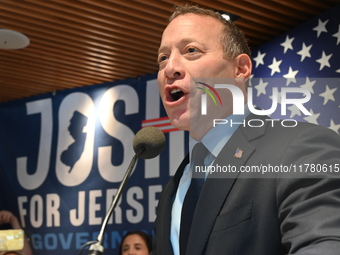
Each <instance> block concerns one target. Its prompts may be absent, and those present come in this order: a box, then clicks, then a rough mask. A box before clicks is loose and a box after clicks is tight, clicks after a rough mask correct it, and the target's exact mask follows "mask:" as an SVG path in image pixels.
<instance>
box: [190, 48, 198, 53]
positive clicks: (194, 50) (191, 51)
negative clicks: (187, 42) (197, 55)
mask: <svg viewBox="0 0 340 255" xmlns="http://www.w3.org/2000/svg"><path fill="white" fill-rule="evenodd" d="M196 51H197V49H196V48H188V53H194V52H196Z"/></svg>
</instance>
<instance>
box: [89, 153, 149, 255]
mask: <svg viewBox="0 0 340 255" xmlns="http://www.w3.org/2000/svg"><path fill="white" fill-rule="evenodd" d="M144 151H145V148H144V147H141V148H140V150H139V151H138V152H137V153H136V154H135V156H133V158H132V160H131V162H130V165H129V167H128V169H127V170H126V173H125V175H124V178H123V180H122V182H121V183H120V185H119V188H118V191H117V194H116V195H115V197H114V199H113V201H112V203H111V206H110V208H109V210H108V212H107V213H106V216H105V219H104V221H103V223H102V227H101V229H100V232H99V234H98V236H97V241H95V242H94V243H92V245H91V246H90V248H89V252H88V255H102V254H103V253H104V247H103V241H104V233H105V229H106V226H107V223H108V221H109V219H110V216H111V214H112V212H113V210H114V209H115V208H116V205H117V203H118V200H119V198H120V196H121V195H122V191H123V189H124V187H125V184H126V182H127V180H128V178H129V177H130V175H131V172H132V170H133V167H134V166H135V164H136V160H137V158H138V157H139V156H140V155H141V154H142V153H143V152H144Z"/></svg>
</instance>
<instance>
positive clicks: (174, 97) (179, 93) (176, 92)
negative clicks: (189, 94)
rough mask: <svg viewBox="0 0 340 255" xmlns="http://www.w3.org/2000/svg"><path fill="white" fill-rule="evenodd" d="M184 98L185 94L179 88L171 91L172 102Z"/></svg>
mask: <svg viewBox="0 0 340 255" xmlns="http://www.w3.org/2000/svg"><path fill="white" fill-rule="evenodd" d="M182 96H184V92H183V91H182V90H180V89H179V88H173V89H172V90H170V99H171V101H172V102H175V101H177V100H178V99H180V98H181V97H182Z"/></svg>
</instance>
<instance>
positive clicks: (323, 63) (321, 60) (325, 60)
mask: <svg viewBox="0 0 340 255" xmlns="http://www.w3.org/2000/svg"><path fill="white" fill-rule="evenodd" d="M332 55H333V54H329V55H326V53H325V52H324V51H322V57H321V58H319V59H317V60H316V62H318V63H320V69H319V71H321V70H322V69H323V68H324V67H325V66H328V67H331V65H330V64H329V59H330V58H331V57H332Z"/></svg>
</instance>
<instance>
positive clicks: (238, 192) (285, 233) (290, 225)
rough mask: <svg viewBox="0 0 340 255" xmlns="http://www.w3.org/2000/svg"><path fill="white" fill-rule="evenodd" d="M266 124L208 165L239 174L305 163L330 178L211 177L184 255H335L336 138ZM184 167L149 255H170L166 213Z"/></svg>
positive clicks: (169, 194) (166, 199) (338, 221)
mask: <svg viewBox="0 0 340 255" xmlns="http://www.w3.org/2000/svg"><path fill="white" fill-rule="evenodd" d="M249 118H252V119H254V118H256V119H263V120H264V119H266V118H265V117H260V116H254V115H251V116H249ZM264 122H265V125H264V126H263V127H257V128H254V127H249V126H246V127H243V126H240V127H239V128H238V129H237V130H236V132H235V133H234V135H233V136H232V137H231V139H230V140H229V141H228V143H227V144H226V146H225V147H224V148H223V149H222V151H221V153H220V154H219V155H218V157H217V158H216V160H215V162H214V165H220V166H221V165H228V164H230V165H233V166H235V167H237V169H240V167H241V166H260V165H261V164H262V165H267V166H268V165H269V164H270V165H271V166H280V165H282V166H291V164H292V166H291V167H294V166H296V167H298V166H299V165H301V164H304V163H306V164H316V165H314V166H315V167H318V168H320V167H321V166H322V165H323V164H325V165H323V166H324V167H327V169H328V170H327V171H326V168H323V169H324V171H325V172H326V173H322V174H318V173H315V172H314V173H311V174H310V176H309V177H308V178H301V177H305V176H299V175H298V174H297V173H290V174H289V173H282V174H275V176H268V175H266V177H265V178H263V177H261V174H260V173H257V174H254V175H253V177H254V178H249V177H251V176H249V173H248V174H247V173H231V174H228V175H227V174H226V173H223V174H221V175H220V176H217V175H214V176H213V175H209V176H208V178H207V180H206V182H205V184H204V186H203V189H202V192H201V195H200V198H199V201H198V204H197V207H196V211H195V213H194V215H193V223H192V229H191V232H190V236H189V241H188V249H187V253H186V254H187V255H199V254H213V255H215V254H216V255H217V254H226V255H232V254H237V255H248V254H249V255H281V254H299V255H314V254H315V255H321V254H322V255H326V254H332V255H333V254H334V255H335V254H340V169H339V167H340V136H339V135H338V134H336V133H335V132H334V131H332V130H329V129H326V128H322V127H319V126H316V125H312V124H308V123H299V124H298V126H296V127H294V128H292V127H291V128H288V127H282V126H281V124H280V122H275V123H274V127H271V125H272V124H271V122H268V121H265V120H264ZM226 128H227V126H226ZM237 148H240V149H241V150H243V151H244V152H243V155H242V157H241V158H236V157H234V155H235V151H236V149H237ZM187 163H188V156H187V157H186V158H185V159H184V160H183V162H182V163H181V165H180V166H179V168H178V170H177V172H176V174H175V176H174V177H173V178H172V179H171V180H170V182H169V183H168V184H167V186H166V187H165V189H164V191H163V193H162V196H161V198H160V201H159V205H158V213H157V219H156V222H155V238H154V251H153V254H157V255H171V254H173V251H172V246H171V242H170V219H171V208H172V202H173V199H174V196H175V194H176V190H177V186H178V183H179V180H180V178H181V176H182V172H183V169H184V167H185V166H186V164H187ZM312 167H313V166H312ZM331 168H332V169H333V172H332V173H330V170H329V169H331ZM296 169H298V168H296ZM312 170H313V169H312ZM291 171H292V170H291ZM335 171H337V173H334V172H335ZM216 177H218V178H216ZM259 177H260V178H259Z"/></svg>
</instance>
